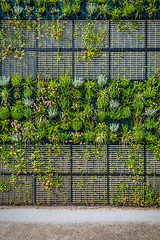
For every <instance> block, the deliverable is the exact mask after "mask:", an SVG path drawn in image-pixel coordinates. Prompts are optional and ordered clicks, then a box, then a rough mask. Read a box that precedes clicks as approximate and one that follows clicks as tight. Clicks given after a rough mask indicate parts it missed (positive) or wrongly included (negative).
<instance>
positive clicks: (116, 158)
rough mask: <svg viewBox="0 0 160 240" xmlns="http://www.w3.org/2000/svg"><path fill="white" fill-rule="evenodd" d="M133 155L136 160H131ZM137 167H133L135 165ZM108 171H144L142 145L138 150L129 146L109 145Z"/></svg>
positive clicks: (123, 172) (131, 172) (129, 172)
mask: <svg viewBox="0 0 160 240" xmlns="http://www.w3.org/2000/svg"><path fill="white" fill-rule="evenodd" d="M133 157H134V158H135V159H136V160H133ZM136 165H137V166H138V168H135V166H136ZM109 166H110V173H118V174H125V173H127V174H133V173H135V171H137V173H143V172H144V147H143V146H142V147H141V149H140V150H139V151H137V152H136V151H135V150H132V149H131V147H130V146H123V145H122V146H120V145H119V146H118V145H109Z"/></svg>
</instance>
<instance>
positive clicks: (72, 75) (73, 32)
mask: <svg viewBox="0 0 160 240" xmlns="http://www.w3.org/2000/svg"><path fill="white" fill-rule="evenodd" d="M72 79H73V80H74V20H72Z"/></svg>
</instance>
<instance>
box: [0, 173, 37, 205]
mask: <svg viewBox="0 0 160 240" xmlns="http://www.w3.org/2000/svg"><path fill="white" fill-rule="evenodd" d="M1 180H2V181H5V182H7V183H8V184H9V186H10V188H8V189H7V190H6V191H1V197H0V204H9V203H16V204H33V196H34V192H33V177H32V176H22V175H21V176H18V180H17V181H16V182H13V178H12V176H1ZM10 181H12V182H10Z"/></svg>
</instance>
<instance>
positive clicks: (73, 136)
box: [0, 73, 160, 157]
mask: <svg viewBox="0 0 160 240" xmlns="http://www.w3.org/2000/svg"><path fill="white" fill-rule="evenodd" d="M0 84H1V107H0V118H1V132H0V141H1V143H6V142H17V143H25V144H28V143H29V144H30V143H46V142H48V143H52V144H65V143H66V144H68V143H74V144H104V143H113V142H114V143H115V142H116V143H123V144H149V145H150V148H151V149H153V150H154V151H155V154H156V155H157V157H159V154H160V152H159V145H160V140H159V134H160V116H159V110H160V109H159V105H160V103H159V97H160V96H159V84H160V77H159V75H158V74H153V75H152V76H151V77H150V78H149V79H148V80H147V81H134V82H131V81H130V79H127V78H126V77H121V78H120V79H119V80H117V79H114V80H112V81H111V82H110V83H108V81H107V77H105V76H103V75H100V76H99V77H98V79H97V80H94V79H93V80H86V81H84V79H83V78H82V77H75V79H74V81H72V78H71V77H70V76H68V74H67V73H66V74H65V75H62V76H61V77H60V78H59V81H57V80H54V79H53V80H52V79H47V78H45V79H43V78H41V76H39V77H38V79H37V80H33V79H32V77H28V78H27V79H26V80H25V81H22V77H21V76H18V74H17V75H15V76H13V77H12V79H11V82H10V78H9V77H5V76H3V77H1V81H0ZM11 93H12V94H11ZM11 96H12V99H11ZM11 100H12V101H11Z"/></svg>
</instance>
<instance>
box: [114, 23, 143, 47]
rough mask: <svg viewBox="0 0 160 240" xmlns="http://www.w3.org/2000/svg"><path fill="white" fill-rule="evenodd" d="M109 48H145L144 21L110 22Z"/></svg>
mask: <svg viewBox="0 0 160 240" xmlns="http://www.w3.org/2000/svg"><path fill="white" fill-rule="evenodd" d="M137 24H138V25H137ZM123 25H125V28H124V30H123V28H122V27H123ZM120 29H121V30H120ZM111 48H122V49H123V48H145V21H144V20H137V21H132V22H131V21H123V24H122V26H121V24H120V23H119V22H116V23H113V22H111Z"/></svg>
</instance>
